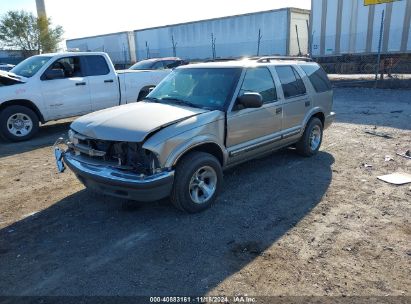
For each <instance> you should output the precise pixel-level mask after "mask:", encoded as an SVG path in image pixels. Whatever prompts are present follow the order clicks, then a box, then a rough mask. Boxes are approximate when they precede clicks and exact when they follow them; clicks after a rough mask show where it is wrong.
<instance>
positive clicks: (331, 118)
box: [324, 112, 336, 129]
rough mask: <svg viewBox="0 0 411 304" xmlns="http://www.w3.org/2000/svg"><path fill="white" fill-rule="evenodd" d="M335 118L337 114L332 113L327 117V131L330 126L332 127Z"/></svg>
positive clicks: (325, 122)
mask: <svg viewBox="0 0 411 304" xmlns="http://www.w3.org/2000/svg"><path fill="white" fill-rule="evenodd" d="M335 116H336V114H335V112H330V114H329V115H327V116H326V117H325V121H324V129H327V128H328V127H329V126H331V124H332V123H333V122H334V120H335Z"/></svg>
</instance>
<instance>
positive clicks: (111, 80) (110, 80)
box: [104, 79, 114, 83]
mask: <svg viewBox="0 0 411 304" xmlns="http://www.w3.org/2000/svg"><path fill="white" fill-rule="evenodd" d="M107 82H114V80H113V79H106V80H104V83H107Z"/></svg>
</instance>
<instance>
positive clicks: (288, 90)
mask: <svg viewBox="0 0 411 304" xmlns="http://www.w3.org/2000/svg"><path fill="white" fill-rule="evenodd" d="M275 69H276V71H277V74H278V77H279V78H280V81H281V86H282V88H283V92H284V97H285V98H291V97H294V96H299V95H304V94H305V93H306V89H305V86H304V83H303V81H302V80H301V77H300V75H298V73H297V71H296V70H294V69H293V68H292V67H291V66H288V65H285V66H277V67H276V68H275Z"/></svg>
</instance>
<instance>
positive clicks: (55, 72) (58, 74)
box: [44, 69, 64, 80]
mask: <svg viewBox="0 0 411 304" xmlns="http://www.w3.org/2000/svg"><path fill="white" fill-rule="evenodd" d="M44 76H45V78H46V79H47V80H52V79H61V78H64V71H63V70H62V69H52V70H47V71H46V73H45V74H44Z"/></svg>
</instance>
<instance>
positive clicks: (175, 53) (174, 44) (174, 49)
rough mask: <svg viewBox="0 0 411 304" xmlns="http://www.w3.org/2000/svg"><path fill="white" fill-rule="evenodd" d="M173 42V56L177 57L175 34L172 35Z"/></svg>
mask: <svg viewBox="0 0 411 304" xmlns="http://www.w3.org/2000/svg"><path fill="white" fill-rule="evenodd" d="M171 43H172V44H173V56H174V57H177V50H176V48H177V43H175V41H174V35H171Z"/></svg>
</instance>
